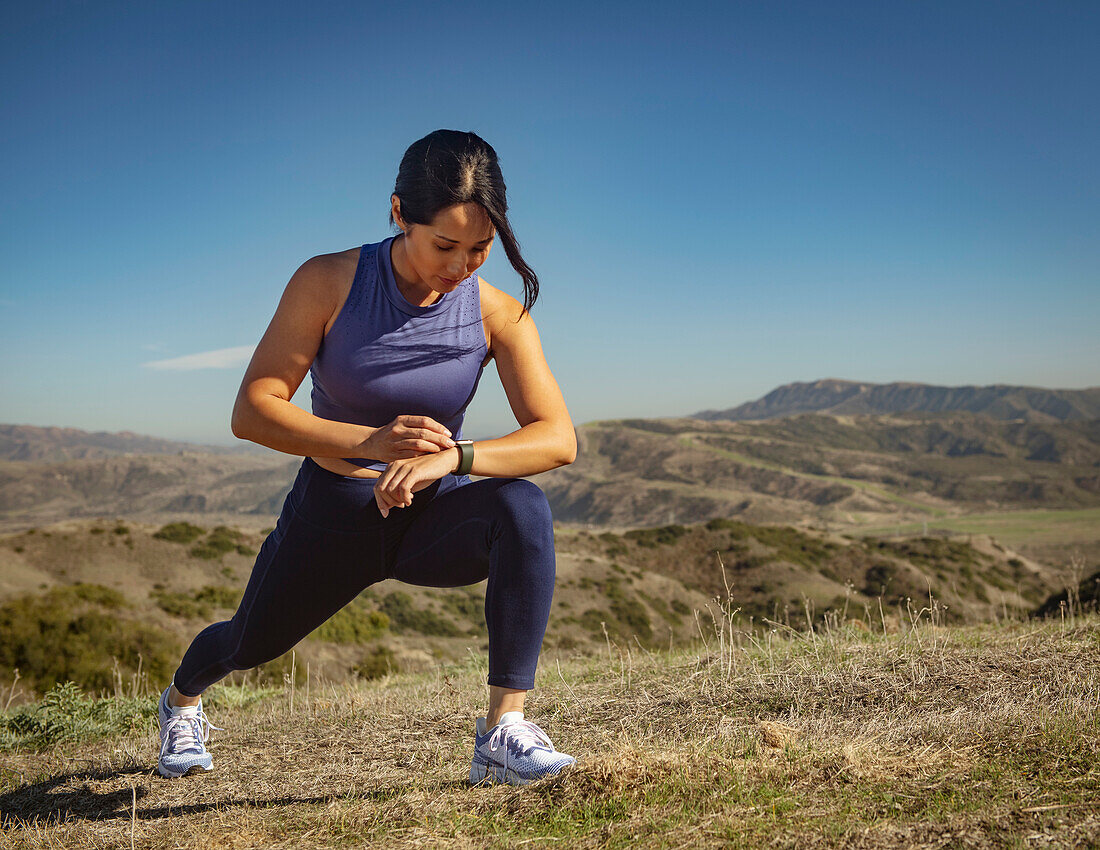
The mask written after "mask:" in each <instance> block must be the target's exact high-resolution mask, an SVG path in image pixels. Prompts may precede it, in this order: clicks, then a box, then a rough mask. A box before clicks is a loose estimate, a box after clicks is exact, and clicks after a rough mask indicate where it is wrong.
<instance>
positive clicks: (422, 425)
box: [361, 413, 455, 463]
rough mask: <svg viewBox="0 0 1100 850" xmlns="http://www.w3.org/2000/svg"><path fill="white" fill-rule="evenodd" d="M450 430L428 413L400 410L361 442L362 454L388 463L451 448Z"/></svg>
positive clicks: (453, 442)
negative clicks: (388, 421)
mask: <svg viewBox="0 0 1100 850" xmlns="http://www.w3.org/2000/svg"><path fill="white" fill-rule="evenodd" d="M454 444H455V441H454V440H452V439H451V432H450V431H448V430H447V429H446V428H444V427H443V426H442V425H440V424H439V423H438V422H436V421H435V420H434V419H432V418H431V417H430V416H414V415H412V414H407V413H402V414H401V415H400V416H398V417H396V418H395V419H394V420H393V421H392V422H390V423H389V424H388V425H383V426H382V427H381V428H378V429H377V430H376V431H375V432H374V433H373V434H371V435H370V436H369V437H367V439H366V440H364V441H363V447H362V453H361V456H362V457H369V458H370V459H371V460H381V461H385V462H386V463H389V462H390V461H393V460H400V459H401V458H410V457H420V456H421V455H426V454H432V453H433V452H441V451H443V450H444V449H449V448H451V447H453V446H454Z"/></svg>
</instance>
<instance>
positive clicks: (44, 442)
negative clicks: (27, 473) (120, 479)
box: [0, 424, 267, 462]
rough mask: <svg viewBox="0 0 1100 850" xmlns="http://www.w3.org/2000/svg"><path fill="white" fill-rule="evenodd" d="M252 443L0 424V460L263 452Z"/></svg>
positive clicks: (57, 460) (52, 460)
mask: <svg viewBox="0 0 1100 850" xmlns="http://www.w3.org/2000/svg"><path fill="white" fill-rule="evenodd" d="M266 451H267V450H266V449H261V448H259V447H257V446H254V445H252V444H245V443H242V444H241V445H239V446H204V445H196V444H194V443H181V442H177V441H175V440H165V439H162V438H160V437H149V436H146V435H144V434H135V433H133V432H132V431H119V432H117V433H109V432H107V431H82V430H80V429H79V428H54V427H45V428H43V427H39V426H37V425H3V424H0V460H22V461H51V462H59V461H66V460H92V459H99V458H106V457H113V456H116V455H135V454H146V455H147V454H179V453H180V452H201V453H203V454H213V455H241V454H244V455H258V454H262V453H264V452H266Z"/></svg>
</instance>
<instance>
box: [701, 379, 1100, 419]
mask: <svg viewBox="0 0 1100 850" xmlns="http://www.w3.org/2000/svg"><path fill="white" fill-rule="evenodd" d="M953 410H960V411H963V410H964V411H969V412H971V413H981V414H984V415H986V416H989V417H992V418H993V419H1005V420H1013V419H1023V420H1025V421H1028V422H1067V421H1071V420H1081V419H1097V418H1100V387H1090V388H1088V389H1084V390H1051V389H1044V388H1042V387H1018V386H1012V385H1010V384H993V385H991V386H986V387H977V386H965V387H940V386H934V385H932V384H917V383H911V382H907V381H896V382H894V383H892V384H871V383H867V382H862V381H845V380H840V379H837V378H824V379H822V380H819V381H813V382H811V383H792V384H784V385H783V386H781V387H777V388H776V389H774V390H772V391H771V392H770V393H768V394H767V395H766V396H764V397H763V398H761V399H757V400H756V401H750V402H746V403H745V404H742V405H738V406H737V407H731V408H729V409H728V410H703V411H700V412H699V413H693V414H691V418H692V419H703V420H709V421H719V420H723V421H740V420H746V419H776V418H779V417H781V416H791V415H794V414H796V413H831V414H838V415H853V414H857V413H917V412H920V413H938V412H942V411H953Z"/></svg>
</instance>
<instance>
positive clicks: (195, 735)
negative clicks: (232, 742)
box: [160, 710, 225, 755]
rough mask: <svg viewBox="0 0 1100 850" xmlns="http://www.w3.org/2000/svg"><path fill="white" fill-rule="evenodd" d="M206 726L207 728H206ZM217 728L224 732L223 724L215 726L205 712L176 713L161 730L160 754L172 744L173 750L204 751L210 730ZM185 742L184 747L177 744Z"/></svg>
mask: <svg viewBox="0 0 1100 850" xmlns="http://www.w3.org/2000/svg"><path fill="white" fill-rule="evenodd" d="M204 727H205V728H204ZM212 729H216V730H217V731H219V732H224V731H225V730H224V729H222V727H221V726H215V725H214V724H213V723H211V722H210V721H209V720H207V719H206V714H205V713H204V712H202V711H201V710H200V711H197V712H195V713H194V714H174V715H172V717H171V718H170V719H169V721H168V722H167V723H165V724H164V729H163V730H162V731H161V742H160V754H161V755H164V753H165V752H166V751H167V749H168V746H169V745H172V748H173V751H174V752H176V753H182V752H185V751H186V750H189V749H196V750H198V751H200V752H201V751H202V745H203V744H205V743H206V742H207V741H209V740H210V731H211V730H212ZM180 743H183V744H185V746H184V747H182V748H177V745H178V744H180Z"/></svg>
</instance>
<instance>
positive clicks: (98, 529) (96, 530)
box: [88, 525, 107, 534]
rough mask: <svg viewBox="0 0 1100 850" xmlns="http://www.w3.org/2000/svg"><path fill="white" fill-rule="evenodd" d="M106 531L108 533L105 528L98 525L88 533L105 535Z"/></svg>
mask: <svg viewBox="0 0 1100 850" xmlns="http://www.w3.org/2000/svg"><path fill="white" fill-rule="evenodd" d="M106 531H107V529H105V528H101V527H100V526H98V525H97V526H93V527H92V528H89V529H88V533H89V534H103V533H104V532H106Z"/></svg>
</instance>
